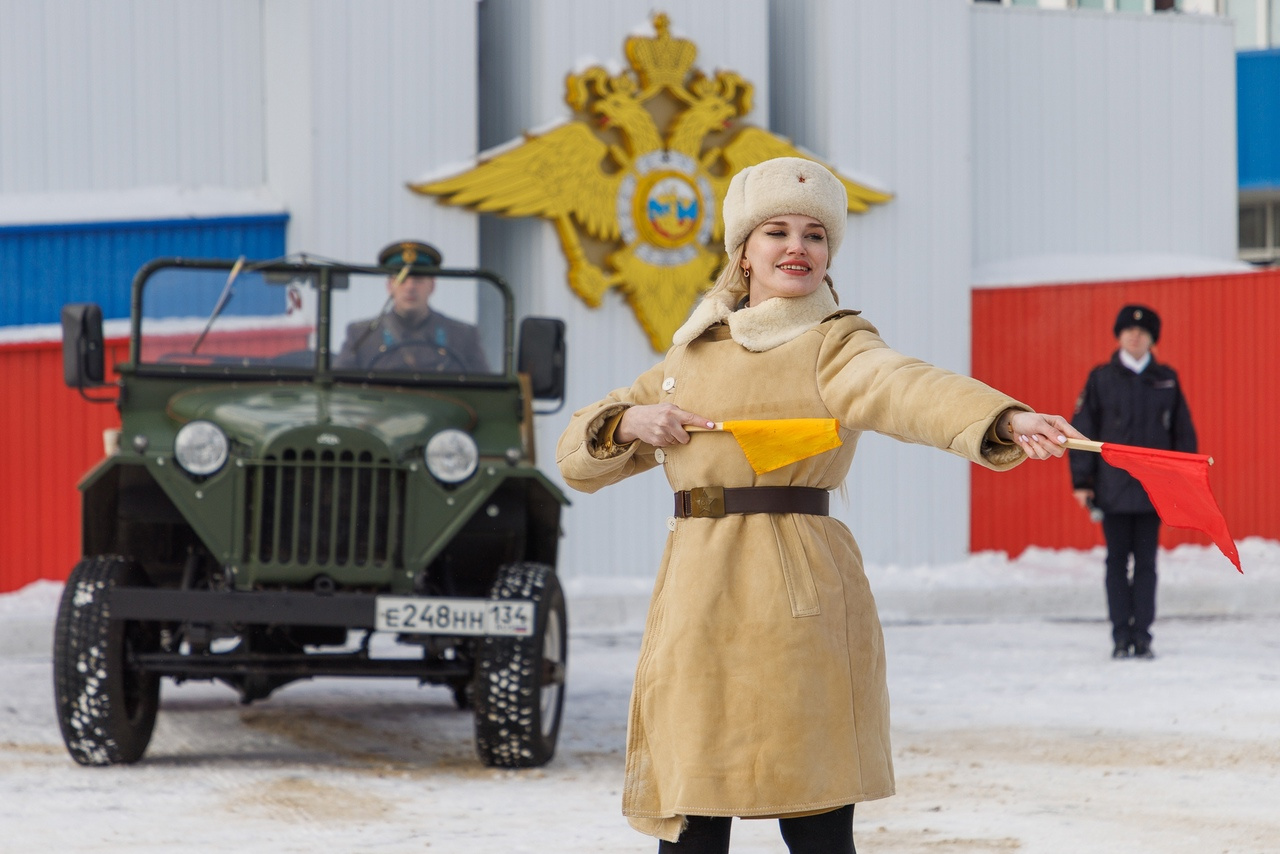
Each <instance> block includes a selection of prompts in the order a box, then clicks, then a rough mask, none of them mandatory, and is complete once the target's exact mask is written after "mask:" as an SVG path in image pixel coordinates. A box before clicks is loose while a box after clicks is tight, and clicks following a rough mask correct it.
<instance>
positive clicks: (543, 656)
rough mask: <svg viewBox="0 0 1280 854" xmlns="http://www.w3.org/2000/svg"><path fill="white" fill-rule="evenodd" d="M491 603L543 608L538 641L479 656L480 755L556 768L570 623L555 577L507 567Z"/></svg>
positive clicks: (492, 644)
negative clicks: (520, 601)
mask: <svg viewBox="0 0 1280 854" xmlns="http://www.w3.org/2000/svg"><path fill="white" fill-rule="evenodd" d="M490 598H493V599H529V600H532V601H533V602H534V603H535V608H536V618H535V625H534V632H533V634H532V636H530V637H486V638H485V639H484V641H483V642H482V643H481V644H480V645H479V648H478V650H477V658H478V660H477V662H476V681H475V690H474V694H473V700H474V702H475V710H476V750H477V751H478V752H479V754H480V760H481V761H482V762H484V764H485V765H491V766H499V767H503V768H534V767H537V766H539V765H544V764H546V763H547V762H548V761H550V759H551V757H552V755H554V754H555V750H556V739H557V738H558V736H559V734H560V713H561V710H562V709H563V708H564V685H565V665H566V663H567V660H568V630H569V623H568V619H567V618H566V616H565V607H564V594H563V593H562V592H561V590H560V582H559V581H558V580H557V578H556V574H555V571H554V570H553V569H552V568H551V567H549V566H546V565H544V564H539V563H514V564H508V565H506V566H504V567H502V568H501V569H500V570H499V571H498V578H497V580H496V581H494V583H493V590H492V593H491V596H490Z"/></svg>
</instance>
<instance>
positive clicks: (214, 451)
mask: <svg viewBox="0 0 1280 854" xmlns="http://www.w3.org/2000/svg"><path fill="white" fill-rule="evenodd" d="M228 447H229V446H228V444H227V434H226V433H223V432H222V431H221V430H220V429H218V426H217V425H216V424H212V423H210V422H208V421H192V422H191V423H190V424H187V425H185V426H183V428H182V429H181V430H179V431H178V436H177V438H175V439H174V441H173V456H174V459H176V460H177V461H178V465H180V466H182V467H183V468H184V469H186V470H187V471H188V472H190V473H191V474H195V475H206V474H213V473H214V472H216V471H217V470H218V469H220V468H222V465H223V463H225V462H226V461H227V450H228Z"/></svg>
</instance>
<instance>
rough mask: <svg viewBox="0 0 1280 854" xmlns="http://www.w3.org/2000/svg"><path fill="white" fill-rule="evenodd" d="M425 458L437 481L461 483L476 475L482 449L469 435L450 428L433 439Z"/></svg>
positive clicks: (428, 444)
mask: <svg viewBox="0 0 1280 854" xmlns="http://www.w3.org/2000/svg"><path fill="white" fill-rule="evenodd" d="M423 456H424V457H425V458H426V461H427V470H428V471H430V472H431V473H432V474H433V475H435V477H436V479H437V480H442V481H444V482H445V483H460V482H461V481H464V480H466V479H467V478H469V477H471V475H473V474H475V471H476V465H477V464H478V463H479V462H480V449H479V448H477V447H476V440H475V439H472V438H471V435H470V434H469V433H466V432H465V431H463V430H455V429H453V428H450V429H448V430H441V431H440V432H439V433H437V434H435V435H434V436H432V437H431V441H429V442H427V451H426V453H425V454H424V455H423Z"/></svg>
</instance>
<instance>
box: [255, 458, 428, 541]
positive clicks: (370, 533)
mask: <svg viewBox="0 0 1280 854" xmlns="http://www.w3.org/2000/svg"><path fill="white" fill-rule="evenodd" d="M247 468H248V477H247V480H246V486H247V492H246V495H247V496H248V501H246V502H245V525H244V531H245V542H244V552H245V556H246V557H247V558H248V559H249V560H250V561H253V562H257V563H260V564H275V565H280V564H294V565H300V566H370V567H384V566H387V565H388V564H390V565H392V566H399V565H400V563H401V559H400V545H401V542H402V540H403V533H404V485H405V483H404V472H403V471H399V470H397V469H396V468H394V467H393V466H392V464H391V461H390V460H389V459H385V458H384V459H375V458H374V455H373V454H372V453H370V452H368V451H362V452H353V451H330V450H324V451H314V450H310V449H308V450H301V451H299V450H296V449H287V450H284V451H282V452H280V454H279V455H276V456H268V457H267V458H266V459H264V460H262V461H260V462H255V463H252V464H250V465H249V466H248V467H247Z"/></svg>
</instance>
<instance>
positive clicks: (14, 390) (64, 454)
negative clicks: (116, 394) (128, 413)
mask: <svg viewBox="0 0 1280 854" xmlns="http://www.w3.org/2000/svg"><path fill="white" fill-rule="evenodd" d="M128 357H129V347H128V342H127V341H125V340H113V341H110V342H108V345H107V350H106V364H107V366H108V372H109V374H110V378H112V379H114V371H112V370H111V367H112V366H114V365H115V364H117V363H119V362H124V361H127V359H128ZM0 376H3V377H4V378H5V380H4V382H3V383H0V412H3V413H4V414H5V415H4V418H0V447H3V448H4V449H5V452H4V453H3V454H0V488H3V490H4V492H3V498H2V499H0V507H3V509H4V512H3V513H0V592H3V591H7V590H15V589H17V588H19V587H22V586H23V585H25V584H28V583H30V582H32V581H35V580H37V579H40V578H55V579H62V578H66V576H67V573H68V572H70V571H71V567H72V566H73V565H74V564H75V562H76V560H78V559H79V557H80V494H79V492H77V491H76V483H77V482H78V481H79V480H80V478H81V476H82V475H84V473H85V472H87V471H88V470H89V468H90V467H91V466H92V465H94V464H95V463H96V462H97V461H98V460H100V459H102V455H103V445H102V431H103V430H104V429H106V428H108V427H118V426H119V425H120V416H119V413H118V412H117V411H116V408H115V406H113V405H108V404H90V403H86V402H85V401H84V400H83V399H82V398H81V397H80V395H79V393H78V392H76V391H75V390H74V389H69V388H67V387H66V386H65V385H64V384H63V382H62V352H61V345H60V344H59V343H58V342H56V341H42V342H36V343H21V344H0ZM97 393H98V394H99V395H103V394H104V392H103V391H99V392H97Z"/></svg>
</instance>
